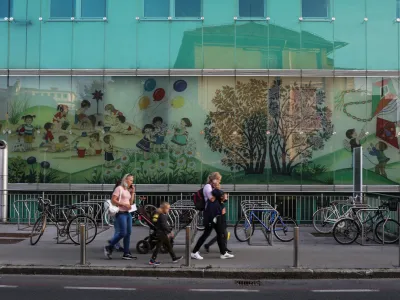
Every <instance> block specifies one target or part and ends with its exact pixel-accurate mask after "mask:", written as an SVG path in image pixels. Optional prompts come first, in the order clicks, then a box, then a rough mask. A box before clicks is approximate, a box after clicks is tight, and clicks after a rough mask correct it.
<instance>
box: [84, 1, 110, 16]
mask: <svg viewBox="0 0 400 300" xmlns="http://www.w3.org/2000/svg"><path fill="white" fill-rule="evenodd" d="M81 16H82V18H103V17H105V16H106V0H82V12H81Z"/></svg>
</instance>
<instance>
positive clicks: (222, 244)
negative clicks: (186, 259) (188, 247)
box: [193, 223, 227, 254]
mask: <svg viewBox="0 0 400 300" xmlns="http://www.w3.org/2000/svg"><path fill="white" fill-rule="evenodd" d="M204 225H205V228H204V232H203V234H202V236H201V237H200V238H199V240H198V241H197V243H196V246H194V248H193V253H196V252H197V251H199V250H200V248H201V246H203V244H204V242H205V241H206V240H207V238H208V237H209V236H210V234H211V232H212V231H213V229H214V230H215V231H216V232H217V243H218V247H219V252H220V253H221V254H225V253H226V251H227V250H226V238H225V235H224V232H223V231H222V230H221V228H220V226H218V225H217V224H215V223H205V224H204Z"/></svg>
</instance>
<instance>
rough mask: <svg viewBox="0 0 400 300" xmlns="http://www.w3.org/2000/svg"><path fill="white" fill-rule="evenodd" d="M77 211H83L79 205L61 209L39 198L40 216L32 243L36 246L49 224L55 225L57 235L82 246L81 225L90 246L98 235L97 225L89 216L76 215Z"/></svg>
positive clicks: (35, 226)
mask: <svg viewBox="0 0 400 300" xmlns="http://www.w3.org/2000/svg"><path fill="white" fill-rule="evenodd" d="M75 210H82V211H83V212H84V210H83V207H80V206H79V205H66V206H64V207H60V206H59V205H58V204H51V201H50V200H48V199H43V197H39V198H38V211H39V213H40V216H39V217H38V219H37V220H36V222H35V224H34V225H33V228H32V232H31V236H30V243H31V245H32V246H34V245H36V244H37V243H38V242H39V240H40V238H41V237H42V235H43V233H44V231H45V229H46V227H47V223H48V222H52V223H54V225H55V226H56V228H57V233H58V235H59V236H61V237H65V236H68V238H69V239H70V240H71V241H72V242H73V243H74V244H76V245H79V244H80V232H79V230H80V224H85V226H86V227H85V229H86V244H90V243H91V242H92V241H93V240H94V239H95V237H96V235H97V224H96V222H95V221H94V220H93V219H92V218H91V217H89V216H86V215H84V214H82V215H76V214H75V212H74V211H75Z"/></svg>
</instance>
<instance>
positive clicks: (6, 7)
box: [0, 0, 13, 19]
mask: <svg viewBox="0 0 400 300" xmlns="http://www.w3.org/2000/svg"><path fill="white" fill-rule="evenodd" d="M12 6H13V0H0V18H1V19H4V18H10V17H11V14H12Z"/></svg>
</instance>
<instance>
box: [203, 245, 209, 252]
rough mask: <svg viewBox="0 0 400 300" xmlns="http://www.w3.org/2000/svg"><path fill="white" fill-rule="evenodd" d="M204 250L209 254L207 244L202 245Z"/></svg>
mask: <svg viewBox="0 0 400 300" xmlns="http://www.w3.org/2000/svg"><path fill="white" fill-rule="evenodd" d="M204 250H206V252H207V253H210V246H208V245H207V244H205V245H204Z"/></svg>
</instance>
